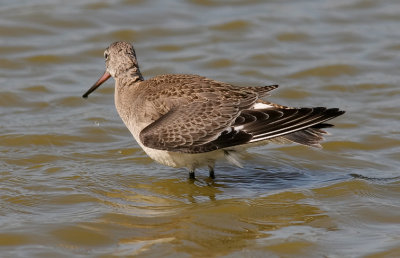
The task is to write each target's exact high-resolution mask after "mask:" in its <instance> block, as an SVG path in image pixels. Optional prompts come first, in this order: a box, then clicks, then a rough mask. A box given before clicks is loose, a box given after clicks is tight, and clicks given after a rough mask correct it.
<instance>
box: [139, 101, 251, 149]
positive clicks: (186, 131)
mask: <svg viewBox="0 0 400 258" xmlns="http://www.w3.org/2000/svg"><path fill="white" fill-rule="evenodd" d="M254 101H255V100H254ZM239 106H240V105H239V104H238V103H234V102H219V103H218V105H217V104H216V103H215V102H214V101H211V100H208V101H194V102H191V103H188V104H186V105H178V106H176V107H174V108H172V109H171V110H169V111H168V112H167V113H166V114H164V115H163V116H161V117H160V118H159V119H158V120H156V121H155V122H153V123H151V124H150V125H148V126H147V127H145V128H144V129H143V130H142V131H141V132H140V140H141V141H142V143H143V144H144V145H145V146H147V147H150V148H154V149H160V150H168V151H179V152H189V153H195V152H207V151H211V150H213V149H212V148H211V147H208V148H200V149H199V146H203V147H204V146H208V145H207V144H209V143H210V142H213V141H215V140H216V139H217V138H218V137H220V135H221V133H222V132H223V131H224V130H226V129H227V128H230V126H231V124H232V123H233V122H234V121H235V119H236V118H237V117H238V115H239V114H240V108H239Z"/></svg>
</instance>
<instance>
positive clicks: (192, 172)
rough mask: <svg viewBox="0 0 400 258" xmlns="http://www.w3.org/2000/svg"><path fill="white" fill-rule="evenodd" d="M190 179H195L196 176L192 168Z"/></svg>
mask: <svg viewBox="0 0 400 258" xmlns="http://www.w3.org/2000/svg"><path fill="white" fill-rule="evenodd" d="M189 179H195V176H194V169H191V170H190V171H189Z"/></svg>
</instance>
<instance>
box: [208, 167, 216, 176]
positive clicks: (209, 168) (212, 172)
mask: <svg viewBox="0 0 400 258" xmlns="http://www.w3.org/2000/svg"><path fill="white" fill-rule="evenodd" d="M208 171H209V173H210V174H209V175H210V178H212V179H214V178H215V174H214V166H210V165H209V166H208Z"/></svg>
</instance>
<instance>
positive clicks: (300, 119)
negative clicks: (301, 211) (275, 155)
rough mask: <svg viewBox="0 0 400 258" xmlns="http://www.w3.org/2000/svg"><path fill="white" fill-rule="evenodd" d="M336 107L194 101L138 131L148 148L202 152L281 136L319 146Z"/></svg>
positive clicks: (337, 112)
mask: <svg viewBox="0 0 400 258" xmlns="http://www.w3.org/2000/svg"><path fill="white" fill-rule="evenodd" d="M343 113H344V111H340V110H339V109H337V108H331V109H328V108H324V107H315V108H291V109H262V110H254V109H245V110H242V111H240V110H239V109H238V108H237V107H236V106H235V105H229V104H228V103H226V106H224V107H223V108H221V107H219V108H218V109H216V108H215V106H214V105H212V104H208V103H207V102H195V103H192V104H191V105H188V106H183V107H181V108H178V109H173V110H171V111H170V112H168V113H167V114H165V115H164V116H163V117H161V118H160V119H159V120H157V121H156V122H154V123H153V124H151V125H149V126H148V127H146V128H145V129H144V130H143V131H142V132H141V134H140V137H141V141H142V142H143V144H144V145H145V146H147V147H151V148H155V149H162V150H169V151H178V152H186V153H201V152H208V151H212V150H216V149H222V148H228V147H233V146H237V145H243V144H248V143H256V142H260V141H267V140H274V139H278V140H279V138H280V137H281V139H285V140H289V141H291V142H297V143H300V144H305V145H310V146H318V142H319V141H320V140H322V134H323V133H324V131H322V130H321V128H324V127H329V125H328V124H325V121H328V120H330V119H333V118H335V117H337V116H340V115H342V114H343Z"/></svg>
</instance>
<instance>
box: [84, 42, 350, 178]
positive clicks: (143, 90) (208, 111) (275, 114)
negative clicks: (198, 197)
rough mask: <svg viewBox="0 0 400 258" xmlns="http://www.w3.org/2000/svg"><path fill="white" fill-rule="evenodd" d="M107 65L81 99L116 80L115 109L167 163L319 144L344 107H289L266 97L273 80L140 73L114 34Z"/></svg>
mask: <svg viewBox="0 0 400 258" xmlns="http://www.w3.org/2000/svg"><path fill="white" fill-rule="evenodd" d="M104 59H105V64H106V70H105V72H104V74H103V75H102V76H101V77H100V79H98V80H97V81H96V82H95V83H94V84H93V86H92V87H91V88H89V90H88V91H87V92H86V93H85V94H83V96H82V97H83V98H87V97H88V96H89V94H91V93H92V92H93V91H94V90H96V89H97V88H98V87H99V86H100V85H101V84H103V83H104V82H105V81H106V80H107V79H109V78H110V77H113V78H114V80H115V94H114V101H115V106H116V109H117V111H118V114H119V116H120V117H121V119H122V121H123V122H124V123H125V125H126V127H127V128H128V129H129V131H130V132H131V134H132V135H133V137H134V138H135V140H136V141H137V143H138V144H139V145H140V147H141V148H142V149H143V150H144V152H145V153H146V154H147V155H148V156H149V157H150V158H152V159H153V160H155V161H156V162H158V163H161V164H163V165H166V166H170V167H174V168H187V169H188V170H189V178H190V179H195V170H196V169H197V168H201V167H208V170H209V177H210V178H212V179H214V178H215V172H214V167H215V163H216V162H217V161H221V160H227V161H230V162H231V163H233V164H234V165H237V166H239V167H241V166H242V164H241V160H240V155H241V154H242V153H245V152H246V149H248V148H250V147H254V146H259V145H264V144H267V143H271V142H272V143H297V144H300V145H305V146H311V147H317V148H321V145H320V142H321V141H322V140H323V139H324V138H323V136H324V135H325V134H327V132H326V131H325V130H323V129H324V128H328V127H332V126H333V125H332V124H329V123H326V121H328V120H331V119H333V118H335V117H338V116H340V115H342V114H344V113H345V111H343V110H340V109H339V108H326V107H299V108H296V107H289V106H283V105H279V104H275V103H273V102H269V101H267V100H265V97H267V96H269V95H270V91H272V90H274V89H276V88H277V87H278V85H268V86H235V85H232V84H229V83H225V82H221V81H217V80H213V79H209V78H207V77H203V76H200V75H194V74H164V75H158V76H155V77H153V78H150V79H146V80H145V79H144V78H143V76H142V74H141V72H140V70H139V64H138V61H137V58H136V52H135V49H134V47H133V45H132V44H130V43H128V42H123V41H118V42H114V43H112V44H111V45H110V46H109V47H108V48H106V50H105V51H104Z"/></svg>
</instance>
